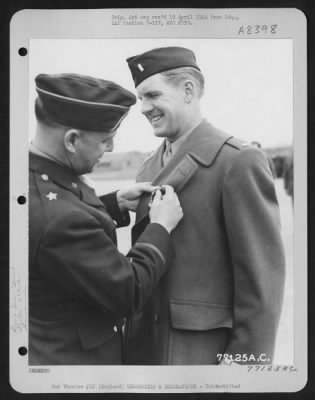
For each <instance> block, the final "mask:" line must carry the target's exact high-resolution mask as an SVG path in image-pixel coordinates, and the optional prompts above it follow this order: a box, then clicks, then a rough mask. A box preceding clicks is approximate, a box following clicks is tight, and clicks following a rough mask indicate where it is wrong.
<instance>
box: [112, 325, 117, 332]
mask: <svg viewBox="0 0 315 400" xmlns="http://www.w3.org/2000/svg"><path fill="white" fill-rule="evenodd" d="M113 330H114V332H115V333H117V332H118V328H117V326H116V325H114V326H113Z"/></svg>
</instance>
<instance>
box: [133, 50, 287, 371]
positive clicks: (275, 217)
mask: <svg viewBox="0 0 315 400" xmlns="http://www.w3.org/2000/svg"><path fill="white" fill-rule="evenodd" d="M127 62H128V65H129V68H130V70H131V74H132V77H133V80H134V83H135V87H136V90H137V94H138V97H139V99H140V100H141V102H142V113H143V114H144V116H145V117H146V118H147V119H148V121H149V123H150V124H151V126H152V129H153V133H154V135H155V136H157V137H161V138H164V139H165V140H164V141H163V143H162V144H161V146H160V147H159V148H158V149H157V150H156V151H155V152H154V153H153V155H152V156H151V157H149V158H148V159H147V160H146V161H145V163H144V165H143V166H142V168H141V169H140V171H139V173H138V177H137V180H138V181H139V182H143V181H152V183H153V184H156V185H161V184H170V185H173V186H174V188H175V191H176V192H177V193H178V196H179V199H180V202H181V205H182V207H183V211H184V214H185V218H184V219H183V221H182V223H181V224H180V226H179V227H178V229H177V230H176V231H174V233H173V243H174V246H175V249H176V259H174V260H173V263H172V267H171V268H170V270H169V271H168V273H167V274H166V275H165V276H164V277H163V278H162V279H161V281H160V283H159V285H158V287H157V289H156V290H155V291H154V294H153V295H152V296H151V298H150V300H149V301H148V303H147V304H146V305H145V306H144V308H143V309H142V310H141V311H140V312H139V313H138V315H136V316H135V317H134V318H131V319H130V320H129V324H128V359H127V362H129V363H131V364H169V365H171V364H230V363H231V362H234V363H241V364H248V363H252V364H270V363H272V357H273V352H274V344H275V338H276V333H277V328H278V321H279V316H280V311H281V305H282V298H283V286H284V266H285V263H284V252H283V246H282V241H281V236H280V220H279V209H278V203H277V198H276V193H275V188H274V183H273V178H272V174H271V170H270V166H269V164H268V161H267V160H266V158H265V156H264V154H263V153H262V151H260V150H259V149H257V148H256V147H254V146H250V145H248V144H246V143H244V142H242V141H241V140H238V139H236V138H234V137H232V136H231V135H229V134H228V133H225V132H222V131H221V130H219V129H217V128H216V127H214V126H213V125H211V124H210V123H209V122H207V121H206V120H205V119H204V118H203V116H202V114H201V107H200V99H201V97H202V95H203V91H204V78H203V75H202V73H201V71H200V68H199V66H198V64H197V61H196V57H195V55H194V53H193V52H192V51H191V50H189V49H186V48H182V47H166V48H158V49H153V50H151V51H148V52H145V53H143V54H140V55H137V56H133V57H130V58H128V59H127ZM147 197H148V196H146V195H144V196H143V199H142V200H141V201H140V203H139V206H138V209H137V218H136V224H135V226H134V228H133V237H134V240H136V239H137V238H138V237H139V235H141V233H142V232H143V231H144V229H145V227H146V226H147V223H148V222H149V219H148V216H147V206H146V204H147V201H148V200H147ZM140 237H141V236H140Z"/></svg>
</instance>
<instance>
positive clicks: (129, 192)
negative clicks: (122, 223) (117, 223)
mask: <svg viewBox="0 0 315 400" xmlns="http://www.w3.org/2000/svg"><path fill="white" fill-rule="evenodd" d="M156 189H157V186H152V185H151V182H139V183H135V184H134V185H133V186H130V187H128V188H126V189H121V190H118V192H117V201H118V205H119V208H120V210H121V211H125V210H129V211H135V210H136V209H137V206H138V204H139V201H140V197H141V195H142V194H143V193H152V192H153V191H154V190H156Z"/></svg>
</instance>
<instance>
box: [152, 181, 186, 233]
mask: <svg viewBox="0 0 315 400" xmlns="http://www.w3.org/2000/svg"><path fill="white" fill-rule="evenodd" d="M163 188H164V189H165V194H164V195H162V192H161V190H160V189H157V190H156V194H155V196H154V199H153V201H152V203H151V209H150V213H149V215H150V220H151V222H156V223H158V224H160V225H162V226H164V228H165V229H166V230H167V231H168V232H169V233H171V231H172V230H173V229H174V228H175V227H176V226H177V224H178V223H179V221H180V220H181V219H182V218H183V215H184V214H183V210H182V208H181V206H180V203H179V200H178V197H177V194H176V193H175V192H174V189H173V188H172V187H171V186H168V185H165V186H163Z"/></svg>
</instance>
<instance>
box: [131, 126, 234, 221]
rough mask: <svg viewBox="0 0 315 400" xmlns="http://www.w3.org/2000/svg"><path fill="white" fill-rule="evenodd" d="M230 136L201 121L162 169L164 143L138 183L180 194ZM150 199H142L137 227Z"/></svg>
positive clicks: (214, 156)
mask: <svg viewBox="0 0 315 400" xmlns="http://www.w3.org/2000/svg"><path fill="white" fill-rule="evenodd" d="M230 137H231V136H230V135H228V134H226V133H225V132H222V131H220V130H218V129H216V128H215V127H213V126H212V125H211V124H209V123H208V122H207V121H205V120H204V121H202V122H201V123H200V124H199V125H198V126H197V127H196V128H195V129H194V130H193V132H192V133H191V134H190V135H189V136H188V138H187V139H186V140H185V141H184V142H183V143H182V145H181V146H180V148H179V149H178V151H177V152H176V153H175V155H174V156H173V157H172V158H171V160H170V161H169V162H168V164H167V165H166V166H165V167H162V161H161V160H162V154H163V151H164V147H165V145H164V143H163V144H162V145H161V146H160V147H159V148H158V150H157V151H156V152H155V153H154V154H153V156H152V157H151V158H150V159H149V160H148V161H147V162H146V163H145V165H144V168H143V170H142V171H141V172H140V174H139V175H138V178H137V180H138V181H151V182H152V184H153V185H157V186H159V185H171V186H173V187H174V190H175V192H176V193H179V192H180V191H181V190H182V189H183V188H184V187H185V186H186V185H187V183H188V182H189V180H190V179H191V177H192V176H193V175H194V173H195V172H196V170H197V169H198V168H199V167H200V166H203V167H210V166H211V165H212V163H213V162H214V160H215V158H216V156H217V154H218V152H219V151H220V150H221V148H222V146H223V145H224V143H225V142H226V141H227V140H228V139H229V138H230ZM149 200H150V196H149V195H145V196H143V197H142V199H141V201H140V202H139V205H138V208H137V215H136V224H138V223H140V222H141V220H143V219H144V218H145V217H146V216H147V215H148V212H149V208H148V203H149Z"/></svg>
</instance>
